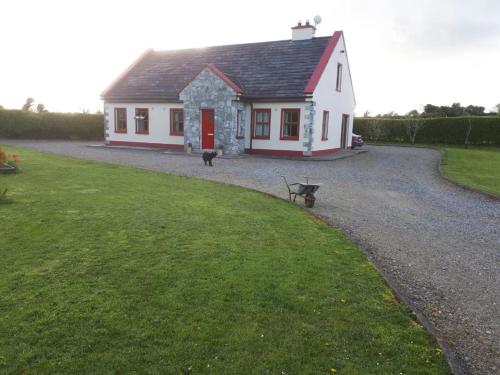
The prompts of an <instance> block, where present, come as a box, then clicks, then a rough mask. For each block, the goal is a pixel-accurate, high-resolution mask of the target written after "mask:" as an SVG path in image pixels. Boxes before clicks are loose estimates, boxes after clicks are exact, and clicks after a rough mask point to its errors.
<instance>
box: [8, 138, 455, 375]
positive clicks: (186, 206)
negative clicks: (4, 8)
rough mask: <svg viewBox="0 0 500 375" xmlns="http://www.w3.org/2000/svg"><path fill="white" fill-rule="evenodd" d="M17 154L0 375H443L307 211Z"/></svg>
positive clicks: (383, 290)
mask: <svg viewBox="0 0 500 375" xmlns="http://www.w3.org/2000/svg"><path fill="white" fill-rule="evenodd" d="M10 150H11V151H12V150H13V149H12V148H11V149H10ZM15 151H16V152H17V153H18V154H19V156H20V160H21V169H22V171H21V173H19V174H16V175H9V176H0V189H1V188H2V187H5V188H7V189H8V191H9V197H10V198H11V203H10V204H7V205H0V217H1V218H2V221H1V224H0V258H1V259H2V268H1V271H0V296H1V299H0V372H2V373H23V372H33V373H68V374H73V373H134V372H135V373H169V374H188V373H189V374H200V373H214V374H250V373H255V374H262V373H270V374H332V373H334V372H335V373H336V374H400V373H403V374H449V373H450V371H449V369H448V366H447V364H446V361H445V358H444V357H443V354H442V353H441V351H440V350H439V348H438V347H437V345H436V344H435V342H434V340H433V339H432V337H431V336H430V335H429V334H428V333H427V332H426V331H425V330H424V329H423V328H422V327H421V326H420V325H418V324H417V323H415V321H414V320H413V319H412V318H411V316H410V311H409V310H408V309H407V308H406V307H405V306H404V305H402V304H399V303H397V301H396V300H395V299H394V297H393V295H392V293H391V291H390V289H389V288H388V287H387V286H386V284H385V283H384V281H383V279H382V277H381V276H380V275H379V273H378V272H377V271H376V270H375V269H374V267H373V266H372V265H371V264H370V263H369V262H368V260H367V259H366V257H365V256H364V255H363V254H362V253H361V252H360V251H359V249H357V248H356V246H355V245H354V244H353V243H352V242H351V241H350V240H349V239H348V238H346V236H345V235H344V234H343V233H342V232H341V231H339V230H337V229H334V228H332V227H330V226H328V225H326V224H324V223H323V222H320V221H318V220H317V219H315V218H314V217H312V216H310V215H308V214H307V213H306V212H305V211H303V210H302V209H300V208H298V207H296V206H294V205H291V204H289V203H287V202H285V201H281V200H278V199H274V198H271V197H268V196H265V195H262V194H259V193H256V192H253V191H249V190H246V189H243V188H239V187H235V186H229V185H222V184H218V183H213V182H208V181H202V180H197V179H192V178H184V177H178V176H173V175H167V174H161V173H155V172H149V171H144V170H139V169H132V168H127V167H121V166H115V165H108V164H100V163H94V162H89V161H82V160H76V159H71V158H64V157H59V156H53V155H48V154H42V153H38V152H34V151H30V150H26V149H16V150H15Z"/></svg>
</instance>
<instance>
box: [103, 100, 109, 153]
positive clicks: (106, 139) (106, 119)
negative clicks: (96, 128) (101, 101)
mask: <svg viewBox="0 0 500 375" xmlns="http://www.w3.org/2000/svg"><path fill="white" fill-rule="evenodd" d="M104 143H105V144H109V112H108V107H107V106H106V105H105V106H104Z"/></svg>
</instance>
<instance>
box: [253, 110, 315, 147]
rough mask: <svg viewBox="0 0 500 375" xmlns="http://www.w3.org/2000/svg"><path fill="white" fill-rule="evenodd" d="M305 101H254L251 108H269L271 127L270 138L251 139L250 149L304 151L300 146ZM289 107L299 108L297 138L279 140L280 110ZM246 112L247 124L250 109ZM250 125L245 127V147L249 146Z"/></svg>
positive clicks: (302, 138) (302, 135) (302, 134)
mask: <svg viewBox="0 0 500 375" xmlns="http://www.w3.org/2000/svg"><path fill="white" fill-rule="evenodd" d="M306 105H307V103H305V102H297V103H254V104H253V109H270V110H271V129H270V139H253V140H252V149H255V150H285V151H304V150H305V148H304V147H303V146H302V142H303V141H304V130H303V129H304V121H305V107H306ZM286 108H291V109H295V108H298V109H300V124H299V139H298V140H296V141H295V140H294V141H291V140H286V141H285V140H281V139H280V135H281V110H282V109H286ZM248 112H249V113H248V114H247V116H248V117H247V120H248V122H246V123H247V124H250V119H251V118H250V111H248ZM250 128H251V126H248V127H247V128H246V129H245V148H247V149H248V148H250V132H251V129H250Z"/></svg>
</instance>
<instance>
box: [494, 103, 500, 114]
mask: <svg viewBox="0 0 500 375" xmlns="http://www.w3.org/2000/svg"><path fill="white" fill-rule="evenodd" d="M495 109H496V110H497V113H498V114H499V115H500V103H499V104H497V105H496V106H495Z"/></svg>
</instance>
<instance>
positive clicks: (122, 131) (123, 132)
mask: <svg viewBox="0 0 500 375" xmlns="http://www.w3.org/2000/svg"><path fill="white" fill-rule="evenodd" d="M115 133H119V134H127V131H126V130H116V129H115Z"/></svg>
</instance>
